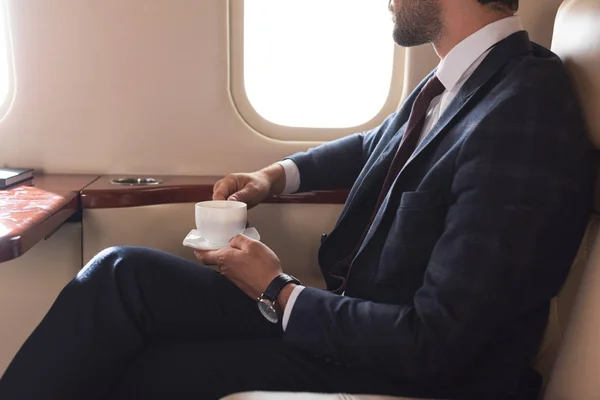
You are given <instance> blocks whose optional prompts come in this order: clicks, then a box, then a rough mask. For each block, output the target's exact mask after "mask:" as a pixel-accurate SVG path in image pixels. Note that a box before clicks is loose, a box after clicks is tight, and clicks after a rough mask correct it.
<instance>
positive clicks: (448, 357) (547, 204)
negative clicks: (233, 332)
mask: <svg viewBox="0 0 600 400" xmlns="http://www.w3.org/2000/svg"><path fill="white" fill-rule="evenodd" d="M555 97H556V96H554V98H555ZM565 102H568V97H567V99H565ZM541 103H542V102H540V94H539V93H538V94H535V93H531V94H530V95H527V96H526V98H523V97H521V98H520V99H512V98H509V99H507V100H506V101H504V102H501V103H499V104H498V105H497V106H496V107H494V109H493V110H492V111H491V112H490V113H488V114H487V115H486V116H484V117H483V118H481V119H480V120H479V121H478V122H477V123H478V126H477V127H475V128H474V130H473V131H472V133H471V134H470V135H469V136H468V137H467V138H466V139H463V141H462V144H461V145H462V147H461V149H460V151H459V154H458V155H457V158H456V163H455V172H454V178H453V181H452V183H451V194H452V199H451V200H450V204H449V205H448V211H447V214H446V220H445V228H444V231H443V233H442V234H441V236H440V237H439V239H438V241H437V242H436V245H435V247H434V249H433V252H432V254H431V257H430V260H429V263H428V265H427V269H426V272H425V276H424V282H423V285H422V287H421V288H420V289H419V290H418V291H417V292H416V294H415V296H414V304H410V305H392V304H377V303H374V302H371V301H366V300H361V299H356V298H348V297H343V296H337V295H333V294H331V293H329V292H326V291H322V290H318V289H313V288H306V289H305V290H304V291H302V293H300V295H299V296H298V298H297V300H296V303H295V306H294V309H293V311H292V313H291V317H290V320H289V323H288V326H287V330H286V332H285V335H284V339H285V340H286V341H288V342H290V343H292V344H293V345H295V346H297V347H299V348H302V349H306V350H308V351H312V352H315V353H319V354H323V355H327V356H330V357H335V358H337V359H339V360H342V361H345V362H347V363H350V364H355V365H360V366H365V367H370V368H376V369H383V370H386V371H388V372H390V373H393V374H396V375H398V376H402V377H403V378H406V379H409V380H413V381H416V382H421V383H422V382H432V381H433V380H434V379H435V381H436V382H441V381H444V380H451V379H452V378H453V377H456V376H457V375H458V374H461V373H462V372H463V371H464V370H465V368H466V367H467V366H469V365H471V364H472V362H473V361H474V359H475V357H476V356H477V354H479V353H480V352H481V350H482V349H483V348H484V347H485V346H486V345H487V344H489V343H490V340H491V339H492V338H493V337H494V334H495V333H496V332H498V329H500V328H501V327H504V326H506V324H508V323H511V321H513V320H512V318H516V316H517V315H527V312H530V311H531V310H535V309H539V307H540V306H543V305H544V304H546V302H547V301H548V300H549V299H550V298H551V297H552V296H554V295H555V294H556V292H557V291H558V290H559V288H560V286H561V284H562V282H563V280H564V278H565V276H566V274H567V272H568V269H569V267H570V264H571V262H572V260H573V258H574V256H575V252H576V250H577V248H578V245H579V241H580V239H581V236H582V233H583V231H584V228H585V225H586V221H587V217H588V216H589V210H590V206H591V204H590V203H591V190H590V189H591V179H590V174H589V166H588V162H587V160H588V159H589V158H588V148H587V145H586V143H585V141H584V139H583V138H582V137H583V136H584V135H583V131H584V129H583V128H582V125H581V123H580V122H581V120H580V118H579V117H578V113H577V112H576V108H575V106H574V104H573V105H570V104H558V103H549V102H548V101H545V104H541ZM507 120H510V121H515V123H512V124H510V125H507V124H506V121H507Z"/></svg>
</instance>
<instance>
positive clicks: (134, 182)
mask: <svg viewBox="0 0 600 400" xmlns="http://www.w3.org/2000/svg"><path fill="white" fill-rule="evenodd" d="M110 183H112V184H114V185H127V186H148V185H160V184H161V183H162V179H154V178H118V179H113V180H112V181H110Z"/></svg>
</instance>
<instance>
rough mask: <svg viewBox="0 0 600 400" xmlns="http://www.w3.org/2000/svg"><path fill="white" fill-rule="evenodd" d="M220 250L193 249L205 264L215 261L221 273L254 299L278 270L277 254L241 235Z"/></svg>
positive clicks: (279, 272) (276, 274)
mask: <svg viewBox="0 0 600 400" xmlns="http://www.w3.org/2000/svg"><path fill="white" fill-rule="evenodd" d="M229 245H230V246H231V247H229V248H227V249H220V250H206V251H200V250H196V251H194V254H195V255H196V257H197V258H198V260H200V262H202V263H203V264H205V265H216V266H217V267H218V268H219V271H220V272H221V275H223V276H225V277H226V278H227V279H229V280H230V281H232V282H233V283H234V284H235V285H236V286H237V287H239V288H240V289H242V291H243V292H244V293H246V294H247V295H248V296H250V297H251V298H252V299H257V298H258V297H260V295H261V294H263V292H264V291H265V289H266V288H267V286H269V284H270V283H271V281H272V280H273V279H275V278H276V277H277V276H278V275H279V274H281V273H282V269H281V262H280V261H279V257H277V255H276V254H275V253H274V252H273V251H272V250H271V249H269V248H268V247H267V246H266V245H264V244H263V243H261V242H258V241H256V240H252V239H250V238H248V237H246V236H244V235H237V236H236V237H234V238H233V239H231V241H230V242H229Z"/></svg>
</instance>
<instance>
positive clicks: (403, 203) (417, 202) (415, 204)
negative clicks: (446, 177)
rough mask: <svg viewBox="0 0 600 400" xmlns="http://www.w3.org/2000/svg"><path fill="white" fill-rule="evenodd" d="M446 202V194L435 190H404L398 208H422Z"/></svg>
mask: <svg viewBox="0 0 600 400" xmlns="http://www.w3.org/2000/svg"><path fill="white" fill-rule="evenodd" d="M446 202H447V199H446V195H445V194H444V193H442V192H440V191H437V190H419V191H416V192H404V193H402V197H401V198H400V206H399V208H400V209H415V210H418V209H424V208H431V207H436V206H440V205H442V204H444V203H446Z"/></svg>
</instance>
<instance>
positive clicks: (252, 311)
mask: <svg viewBox="0 0 600 400" xmlns="http://www.w3.org/2000/svg"><path fill="white" fill-rule="evenodd" d="M246 390H283V391H314V392H354V393H390V394H392V393H395V394H398V392H399V391H400V390H399V388H398V387H397V383H396V382H395V380H394V379H392V378H390V377H387V376H385V375H382V374H380V373H377V372H375V371H369V370H364V369H359V368H355V367H348V366H344V365H340V364H339V363H337V362H335V361H333V360H328V359H324V358H321V357H318V356H317V355H314V354H310V353H306V352H302V351H300V350H297V349H295V348H294V347H293V346H291V345H290V344H288V343H286V342H285V341H284V340H283V334H282V331H281V327H280V326H278V325H273V324H271V323H269V322H267V321H266V320H265V319H264V318H263V317H262V316H261V314H260V313H259V312H258V309H257V307H256V303H255V301H254V300H252V299H250V298H248V297H247V296H246V295H245V294H244V293H243V292H242V291H241V290H239V289H238V288H237V287H236V286H235V285H233V284H232V283H231V282H229V281H228V280H227V279H226V278H224V277H222V276H221V275H220V274H218V273H216V272H214V271H212V270H210V269H208V268H206V267H204V266H201V265H199V264H197V263H193V262H190V261H187V260H184V259H181V258H178V257H175V256H172V255H169V254H166V253H163V252H159V251H156V250H150V249H144V248H134V247H120V248H111V249H108V250H105V251H103V252H101V253H100V254H98V255H97V256H96V257H95V258H94V259H93V260H91V261H90V262H89V263H88V265H87V266H86V267H85V268H84V269H82V270H81V272H80V273H79V274H78V275H77V277H76V278H75V279H73V281H72V282H71V283H69V284H68V285H67V286H66V287H65V289H64V290H63V291H62V292H61V294H60V295H59V297H58V298H57V300H56V302H55V303H54V305H53V306H52V308H51V309H50V311H49V312H48V314H47V315H46V317H45V318H44V319H43V320H42V322H41V323H40V325H39V326H38V327H37V328H36V330H35V331H34V332H33V333H32V334H31V336H30V337H29V339H27V341H26V342H25V344H24V345H23V346H22V348H21V349H20V350H19V352H18V353H17V355H16V357H15V358H14V360H13V361H12V363H11V364H10V366H9V367H8V369H7V370H6V372H5V374H4V375H3V377H2V378H1V379H0V399H2V400H29V399H31V400H34V399H35V400H37V399H44V400H49V399H57V400H69V399H86V400H93V399H111V400H112V399H138V398H140V399H180V400H182V399H194V400H201V399H218V398H220V397H222V396H225V395H227V394H231V393H236V392H240V391H246Z"/></svg>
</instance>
